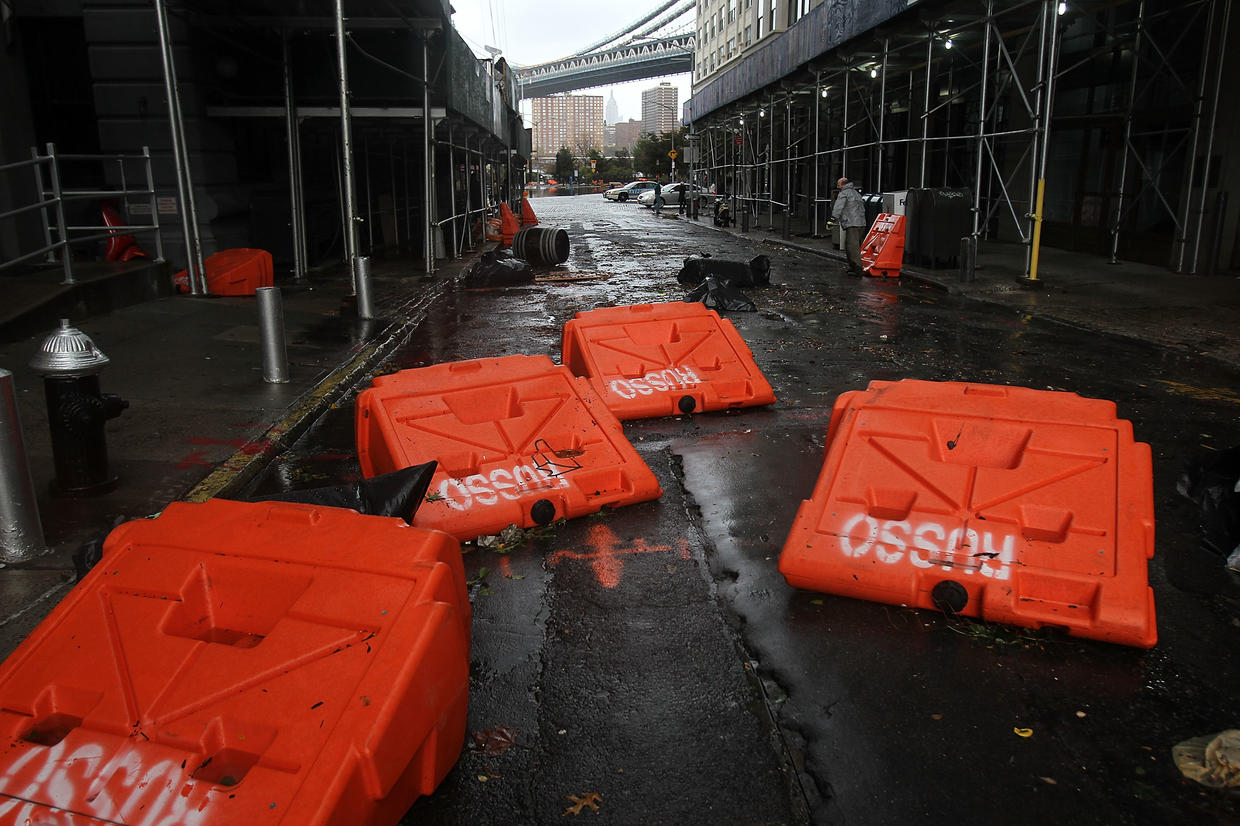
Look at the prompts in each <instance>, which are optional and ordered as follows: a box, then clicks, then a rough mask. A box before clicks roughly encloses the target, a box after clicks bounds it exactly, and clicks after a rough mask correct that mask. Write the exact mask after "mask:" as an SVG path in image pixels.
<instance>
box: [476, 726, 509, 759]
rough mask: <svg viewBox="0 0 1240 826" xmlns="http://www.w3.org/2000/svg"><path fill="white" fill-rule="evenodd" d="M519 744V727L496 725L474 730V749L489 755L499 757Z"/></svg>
mask: <svg viewBox="0 0 1240 826" xmlns="http://www.w3.org/2000/svg"><path fill="white" fill-rule="evenodd" d="M516 744H517V729H515V728H510V727H509V726H496V727H495V728H488V729H483V730H482V731H475V732H474V749H475V750H477V751H480V752H482V753H483V754H485V755H486V756H487V757H499V756H500V755H501V754H503V753H504V752H506V751H508V750H509V749H511V748H512V747H513V746H515V745H516Z"/></svg>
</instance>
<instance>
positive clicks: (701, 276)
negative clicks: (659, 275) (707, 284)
mask: <svg viewBox="0 0 1240 826" xmlns="http://www.w3.org/2000/svg"><path fill="white" fill-rule="evenodd" d="M708 276H714V277H715V278H716V279H718V280H719V282H720V283H723V284H727V285H728V286H730V287H765V286H768V285H770V283H771V259H770V258H768V257H766V256H765V255H757V256H754V257H753V259H751V260H750V261H748V262H745V261H728V260H726V259H723V258H686V259H685V265H684V266H683V267H682V268H681V270H680V272H679V273H677V274H676V280H677V281H679V282H680V283H681V284H685V285H693V286H696V285H698V284H701V283H702V282H703V281H704V280H705V279H706V278H707V277H708Z"/></svg>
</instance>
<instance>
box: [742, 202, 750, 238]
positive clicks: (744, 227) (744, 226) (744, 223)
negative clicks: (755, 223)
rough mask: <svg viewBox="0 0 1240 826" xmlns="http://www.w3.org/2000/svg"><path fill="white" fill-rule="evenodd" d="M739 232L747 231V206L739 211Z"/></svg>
mask: <svg viewBox="0 0 1240 826" xmlns="http://www.w3.org/2000/svg"><path fill="white" fill-rule="evenodd" d="M741 232H749V207H748V206H746V207H745V209H744V210H742V211H741Z"/></svg>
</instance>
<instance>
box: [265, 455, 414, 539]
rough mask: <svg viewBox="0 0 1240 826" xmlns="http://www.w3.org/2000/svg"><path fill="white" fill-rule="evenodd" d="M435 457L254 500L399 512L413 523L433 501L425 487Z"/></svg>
mask: <svg viewBox="0 0 1240 826" xmlns="http://www.w3.org/2000/svg"><path fill="white" fill-rule="evenodd" d="M436 467H438V463H436V462H435V461H430V462H426V463H425V464H420V465H413V466H411V467H406V468H401V469H400V470H394V471H392V472H391V473H382V474H379V475H378V476H373V477H371V478H369V479H363V480H361V481H360V482H352V483H348V484H344V485H331V486H329V487H322V488H306V489H304V490H293V491H288V492H286V493H275V494H259V495H258V496H255V497H254V498H253V499H251V500H250V501H254V502H295V503H300V504H304V505H325V506H328V507H333V508H349V509H351V510H355V511H357V512H358V513H360V514H362V515H364V516H398V517H400V518H401V519H404V520H405V521H406V522H409V523H410V524H412V523H413V516H414V514H416V513H417V512H418V506H419V505H421V504H422V502H423V501H427V502H429V501H432V500H431V499H430V497H429V496H428V495H427V493H426V491H427V489H428V488H429V487H430V484H431V479H432V478H434V476H435V468H436Z"/></svg>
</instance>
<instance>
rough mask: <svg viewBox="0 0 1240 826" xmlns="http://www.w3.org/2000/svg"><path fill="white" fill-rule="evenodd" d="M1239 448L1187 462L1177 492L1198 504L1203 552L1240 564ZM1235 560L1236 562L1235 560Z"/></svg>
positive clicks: (1209, 453) (1196, 457) (1198, 457)
mask: <svg viewBox="0 0 1240 826" xmlns="http://www.w3.org/2000/svg"><path fill="white" fill-rule="evenodd" d="M1237 485H1240V447H1233V448H1229V449H1227V450H1218V451H1209V452H1207V453H1202V454H1200V455H1198V456H1195V457H1193V458H1192V459H1190V460H1188V461H1187V462H1185V465H1184V472H1183V473H1181V474H1180V478H1179V481H1178V482H1177V483H1176V490H1178V491H1179V492H1180V493H1181V494H1182V495H1184V496H1186V497H1188V498H1189V499H1190V500H1192V501H1193V502H1195V503H1196V504H1197V508H1198V509H1199V511H1200V514H1199V515H1200V518H1201V543H1200V545H1201V549H1202V550H1205V551H1208V552H1209V553H1211V554H1213V555H1214V556H1216V557H1219V558H1220V559H1221V560H1224V561H1226V562H1227V563H1228V564H1229V565H1231V566H1232V567H1233V568H1234V567H1237V565H1240V491H1237V489H1236V487H1237ZM1233 558H1234V561H1233Z"/></svg>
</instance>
